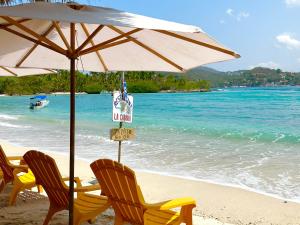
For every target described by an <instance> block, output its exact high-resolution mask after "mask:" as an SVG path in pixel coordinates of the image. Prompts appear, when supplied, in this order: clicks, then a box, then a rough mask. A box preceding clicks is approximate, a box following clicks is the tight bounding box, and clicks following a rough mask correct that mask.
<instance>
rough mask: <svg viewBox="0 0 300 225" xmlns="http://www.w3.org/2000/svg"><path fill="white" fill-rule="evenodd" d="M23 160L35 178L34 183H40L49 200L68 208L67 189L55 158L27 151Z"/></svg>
mask: <svg viewBox="0 0 300 225" xmlns="http://www.w3.org/2000/svg"><path fill="white" fill-rule="evenodd" d="M24 160H25V161H26V163H27V165H28V166H29V168H30V169H31V171H32V172H33V174H34V176H35V178H36V184H39V185H42V186H43V188H44V189H45V191H46V193H47V195H48V198H49V201H50V202H51V203H52V204H55V205H56V206H60V207H62V208H66V209H67V208H68V202H69V201H68V190H67V189H66V188H65V186H64V184H63V181H62V177H61V174H60V172H59V170H58V168H57V165H56V163H55V160H54V159H53V158H51V157H50V156H48V155H46V154H44V153H42V152H38V151H34V150H32V151H28V152H27V153H26V154H25V155H24Z"/></svg>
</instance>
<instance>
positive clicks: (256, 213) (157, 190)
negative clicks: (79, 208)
mask: <svg viewBox="0 0 300 225" xmlns="http://www.w3.org/2000/svg"><path fill="white" fill-rule="evenodd" d="M0 143H1V145H2V146H3V149H4V151H5V152H6V154H7V155H23V154H24V153H25V152H26V151H27V150H28V149H30V148H23V147H16V146H12V145H10V144H8V143H6V142H4V141H1V142H0ZM31 149H32V148H31ZM46 153H47V154H49V155H51V156H52V157H54V158H55V160H56V162H57V164H58V167H59V168H60V171H61V173H62V175H63V176H68V166H69V164H68V157H67V156H66V155H62V154H57V153H52V152H46ZM75 168H76V169H75V176H78V177H80V178H81V179H83V180H84V181H85V182H87V181H90V180H92V179H93V178H94V176H93V173H92V171H91V170H90V168H89V163H88V162H86V161H83V160H76V166H75ZM137 179H138V183H139V184H140V185H141V187H142V190H143V194H144V196H145V199H146V201H148V202H158V201H163V200H166V199H170V198H176V197H184V196H192V197H194V198H195V199H196V200H197V208H196V209H195V210H194V224H196V225H198V224H199V225H200V224H203V225H221V224H227V223H229V224H243V225H245V224H249V225H250V224H251V225H252V224H258V225H279V224H280V225H300V204H298V203H293V202H285V201H283V200H280V199H276V198H272V197H269V196H265V195H262V194H258V193H255V192H251V191H247V190H243V189H240V188H234V187H227V186H222V185H217V184H210V183H206V182H202V181H193V180H188V179H183V178H176V177H169V176H162V175H157V174H151V173H145V172H137ZM10 190H11V186H8V187H7V188H6V190H5V192H4V193H2V194H0V225H8V224H10V225H30V224H42V221H43V219H44V217H45V215H46V213H47V210H48V205H49V204H48V200H47V198H46V197H45V196H41V195H39V194H37V193H34V192H30V191H26V192H24V193H22V194H20V195H19V197H18V200H17V206H14V207H6V202H7V200H8V194H9V191H10ZM67 213H68V212H67V211H64V212H62V213H59V214H57V215H56V216H54V218H53V220H52V221H51V223H50V224H51V225H62V224H67V218H68V216H67ZM86 224H88V223H86ZM95 224H113V211H112V210H107V211H106V212H105V213H104V214H103V215H101V216H99V217H98V219H97V221H96V223H95Z"/></svg>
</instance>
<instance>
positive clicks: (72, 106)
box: [69, 23, 76, 225]
mask: <svg viewBox="0 0 300 225" xmlns="http://www.w3.org/2000/svg"><path fill="white" fill-rule="evenodd" d="M70 39H71V41H70V42H71V43H70V44H71V50H72V52H73V53H74V52H75V24H74V23H71V24H70ZM75 79H76V77H75V57H74V55H73V56H71V57H70V83H71V85H70V189H69V225H73V205H74V156H75V87H76V83H75Z"/></svg>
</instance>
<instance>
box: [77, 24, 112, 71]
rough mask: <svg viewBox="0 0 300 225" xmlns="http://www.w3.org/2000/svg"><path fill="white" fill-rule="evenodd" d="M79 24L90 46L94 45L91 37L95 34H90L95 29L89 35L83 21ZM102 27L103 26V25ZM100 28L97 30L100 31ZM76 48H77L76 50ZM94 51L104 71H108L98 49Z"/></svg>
mask: <svg viewBox="0 0 300 225" xmlns="http://www.w3.org/2000/svg"><path fill="white" fill-rule="evenodd" d="M80 25H81V27H82V29H83V31H84V33H85V35H86V37H87V40H88V41H89V42H90V43H91V45H92V46H95V42H94V41H93V37H94V36H95V35H94V36H92V35H93V34H94V32H95V31H94V32H93V33H92V34H91V35H90V34H89V31H88V29H87V28H86V26H85V25H84V23H81V24H80ZM100 26H103V25H100ZM100 26H99V27H100ZM99 27H98V28H99ZM103 27H104V26H103ZM103 27H102V28H103ZM102 28H101V29H102ZM101 29H100V30H101ZM96 30H97V29H96ZM100 30H99V31H100ZM99 31H98V32H99ZM98 32H97V33H98ZM78 49H79V48H78ZM78 49H77V50H78ZM95 53H96V55H97V57H98V59H99V61H100V63H101V64H102V66H103V68H104V71H105V72H106V71H108V68H107V66H106V64H105V62H104V60H103V57H102V56H101V54H100V52H99V51H95Z"/></svg>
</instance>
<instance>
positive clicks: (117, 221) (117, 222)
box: [114, 213, 123, 225]
mask: <svg viewBox="0 0 300 225" xmlns="http://www.w3.org/2000/svg"><path fill="white" fill-rule="evenodd" d="M122 224H123V218H122V216H121V215H120V214H118V213H116V215H115V224H114V225H122Z"/></svg>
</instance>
